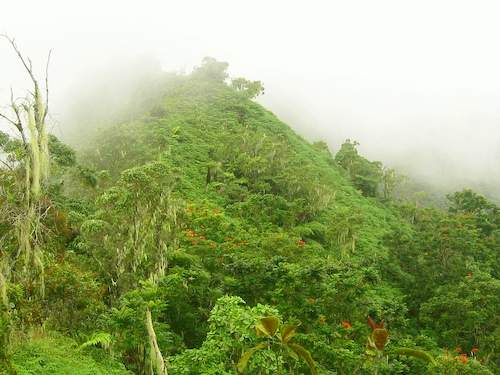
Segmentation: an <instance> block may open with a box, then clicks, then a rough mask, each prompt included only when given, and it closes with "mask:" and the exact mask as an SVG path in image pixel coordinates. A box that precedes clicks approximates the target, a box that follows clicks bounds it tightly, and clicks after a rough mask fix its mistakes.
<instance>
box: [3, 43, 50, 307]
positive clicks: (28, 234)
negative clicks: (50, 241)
mask: <svg viewBox="0 0 500 375" xmlns="http://www.w3.org/2000/svg"><path fill="white" fill-rule="evenodd" d="M0 36H1V37H3V38H5V39H6V40H7V41H8V42H9V44H10V45H11V47H12V49H13V50H14V52H15V54H16V55H17V57H18V58H19V61H20V62H21V64H22V66H23V67H24V70H25V71H26V73H27V74H28V76H29V78H30V80H31V82H32V90H29V91H28V93H27V95H26V96H25V97H22V98H15V97H14V93H13V91H12V89H11V95H10V104H9V106H8V107H9V110H10V111H9V113H0V117H1V118H3V119H4V120H6V121H7V122H8V123H9V124H10V125H12V126H13V127H14V129H15V131H16V132H17V133H18V136H19V138H20V140H21V142H22V147H23V148H24V152H23V154H22V157H21V159H20V160H19V164H20V166H21V168H22V169H23V180H22V181H20V185H22V189H23V194H22V205H23V208H22V213H21V214H20V215H18V216H17V217H15V218H14V227H15V233H16V237H17V241H18V251H17V253H16V254H15V255H14V256H13V257H12V263H11V264H9V265H8V266H6V265H5V263H6V262H5V259H2V264H3V267H2V268H3V270H1V271H2V272H3V274H2V278H0V281H2V282H1V284H2V285H0V288H1V289H4V288H5V284H6V282H7V281H6V280H9V276H10V275H9V273H11V272H12V271H13V269H14V266H15V263H16V262H17V260H18V259H19V258H21V257H22V258H23V259H24V267H23V272H22V275H21V276H22V277H26V278H28V277H31V276H32V275H37V276H38V277H39V278H40V292H41V295H42V297H43V294H44V280H43V274H44V272H43V268H44V264H43V252H42V249H41V247H40V240H39V239H40V221H41V218H42V217H43V215H44V212H46V211H47V210H46V208H43V207H42V206H43V205H42V204H41V197H42V195H43V191H44V190H45V188H46V186H47V184H48V179H49V173H50V155H49V140H48V133H47V127H46V118H47V113H48V107H49V85H48V71H49V63H50V55H51V51H49V55H48V58H47V64H46V67H45V87H44V90H42V88H41V86H40V84H39V82H38V80H37V78H36V76H35V74H34V71H33V65H32V62H31V60H30V59H29V58H28V57H25V56H23V55H22V53H21V52H20V50H19V48H18V46H17V44H16V42H15V40H14V39H13V38H10V37H9V36H7V35H0Z"/></svg>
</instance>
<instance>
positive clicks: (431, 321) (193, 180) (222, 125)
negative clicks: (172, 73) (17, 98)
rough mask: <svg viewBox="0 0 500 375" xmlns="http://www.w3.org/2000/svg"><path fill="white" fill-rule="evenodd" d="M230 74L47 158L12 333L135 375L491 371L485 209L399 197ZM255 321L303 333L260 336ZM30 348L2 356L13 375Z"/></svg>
mask: <svg viewBox="0 0 500 375" xmlns="http://www.w3.org/2000/svg"><path fill="white" fill-rule="evenodd" d="M226 68H227V65H226V64H224V63H220V62H217V61H215V60H213V59H207V60H205V61H204V64H203V65H201V66H200V67H199V68H197V69H196V70H195V71H194V72H193V74H191V75H189V76H178V77H176V78H175V79H169V80H168V83H166V87H165V90H164V95H163V96H162V97H161V99H158V101H155V102H154V103H153V104H152V105H151V106H150V108H149V109H148V110H147V113H145V114H144V115H141V116H136V117H135V118H134V119H133V120H130V121H126V122H123V123H120V124H117V125H115V126H112V127H108V128H106V129H104V130H101V131H99V132H98V134H91V135H90V134H89V139H90V141H89V142H88V145H87V146H86V148H85V150H81V151H79V152H78V153H77V160H76V161H75V160H73V159H74V158H70V157H68V155H69V156H71V155H73V154H72V151H71V150H69V149H66V148H64V147H65V146H64V147H63V145H62V144H61V145H60V144H59V143H57V145H59V147H54V146H53V147H52V158H53V159H54V160H53V163H54V168H53V169H52V170H53V178H52V182H51V185H50V187H48V188H47V193H46V194H47V195H46V196H47V198H46V199H47V201H49V202H50V205H49V207H50V209H48V211H47V212H48V213H49V214H47V215H46V216H44V217H43V218H42V220H43V223H44V225H45V227H46V228H47V230H46V235H45V236H44V239H43V240H44V242H43V249H44V262H45V268H44V272H43V280H41V279H39V278H32V279H29V278H27V279H15V278H13V279H12V281H11V282H10V286H9V291H8V294H9V296H8V297H9V301H10V302H9V303H11V304H12V305H13V306H14V308H9V309H7V310H6V313H5V314H6V315H5V317H6V318H5V320H6V321H7V320H8V321H9V322H10V323H9V325H8V327H9V328H8V332H9V335H11V336H12V335H14V336H15V335H16V334H17V335H20V334H21V332H22V331H23V329H24V328H25V327H29V326H38V325H42V324H43V326H44V327H45V328H46V329H47V330H49V331H50V330H52V331H59V332H62V333H63V334H66V335H69V336H72V337H73V338H74V339H76V340H77V341H79V342H87V343H91V344H89V345H93V346H97V348H95V349H93V350H95V351H97V352H99V351H101V352H102V354H103V355H108V354H106V353H104V352H109V353H111V355H112V356H114V357H115V358H116V359H119V360H120V361H122V362H123V363H124V364H125V366H126V367H127V368H128V369H129V370H130V371H132V372H134V373H137V374H152V373H161V372H162V371H163V366H166V367H167V369H168V373H169V374H234V373H236V372H237V371H238V370H239V371H244V372H245V373H248V374H277V373H296V374H302V373H309V372H312V373H315V372H316V371H318V372H319V373H320V374H374V373H379V374H402V373H415V374H435V373H450V374H451V373H456V374H490V373H491V372H490V370H492V371H495V369H497V367H496V366H497V365H498V357H497V353H498V352H499V350H498V344H497V342H498V340H497V338H498V336H499V332H498V329H499V328H498V326H499V325H498V306H499V305H500V301H499V298H500V297H499V295H500V284H499V281H498V275H499V268H498V264H499V263H498V258H497V257H498V249H499V247H498V240H499V239H500V232H499V230H498V229H497V225H498V224H500V216H499V213H498V209H497V207H496V206H495V205H493V204H492V203H490V202H488V201H487V200H486V199H484V198H482V197H481V196H479V195H477V194H475V193H473V192H468V191H465V192H461V193H457V194H455V195H454V196H450V197H449V200H450V210H449V212H445V211H442V210H437V209H429V208H418V207H417V206H416V205H415V204H413V203H411V202H401V201H396V200H395V199H393V198H392V197H391V194H390V192H391V189H393V188H394V186H393V185H394V184H396V181H397V179H396V178H395V174H394V173H393V171H388V170H385V169H384V168H383V166H381V165H380V163H376V162H370V161H368V160H366V159H364V158H363V157H362V156H360V155H359V154H358V153H357V150H356V144H355V143H351V142H346V143H345V144H344V146H343V147H342V149H341V150H339V151H338V152H337V153H336V155H335V156H334V155H332V154H331V152H330V150H328V147H326V146H325V144H324V143H322V142H318V143H314V144H310V143H308V142H306V141H305V140H304V139H302V138H301V137H299V136H298V135H297V134H295V133H294V132H293V131H292V130H291V129H290V128H289V127H288V126H287V125H286V124H284V123H282V122H281V121H280V120H279V119H278V118H276V116H274V115H273V114H272V113H270V112H269V111H267V110H266V109H264V108H263V107H262V106H260V105H259V104H257V103H255V102H254V101H253V100H252V98H254V97H255V96H256V95H258V94H260V92H261V89H262V86H261V84H260V83H259V82H250V81H246V80H244V79H236V80H232V83H231V84H227V83H226V82H227V80H226V78H227V75H226V73H225V70H226ZM54 142H55V141H54ZM54 144H55V143H54ZM62 156H65V157H66V158H62ZM73 156H74V155H73ZM67 159H71V160H72V162H71V163H69V162H67V163H61V160H67ZM7 174H8V172H7V171H5V172H4V175H3V176H7ZM4 178H6V177H4ZM6 181H7V180H6ZM5 186H7V188H8V187H9V186H8V185H5ZM7 188H6V189H7ZM12 189H14V188H13V187H12ZM15 204H16V203H15V200H14V201H13V203H12V205H15ZM0 224H2V225H3V226H0V231H4V233H6V234H5V238H6V239H7V240H6V241H7V242H6V243H8V244H10V245H9V246H11V247H12V249H15V236H13V235H12V236H13V237H8V236H9V233H13V232H11V229H12V228H10V227H9V225H11V224H10V222H4V223H0ZM9 241H10V242H9ZM11 251H12V253H14V250H11ZM35 276H36V275H35ZM26 280H29V281H26ZM41 283H43V285H44V291H45V294H44V295H43V296H42V297H40V296H38V294H37V293H36V292H35V290H36V288H37V287H38V286H40V285H41ZM9 306H11V305H9ZM266 316H270V317H271V318H269V319H268V320H265V321H264V323H265V324H271V325H274V324H275V323H273V322H274V320H273V319H278V320H280V323H276V324H285V323H290V324H295V325H297V324H300V327H299V328H298V329H297V334H296V335H295V331H294V329H293V328H292V326H287V327H288V328H283V336H279V337H281V339H279V338H278V334H277V333H276V329H277V325H276V326H274V328H273V327H271V326H267V325H265V324H264V323H262V321H261V324H264V325H262V326H260V327H261V328H260V331H259V321H260V320H261V319H262V318H264V317H266ZM150 318H151V319H150ZM367 319H369V323H370V324H368V325H367V324H366V322H367ZM381 321H383V322H382V323H381ZM266 322H267V323H266ZM384 322H385V323H384ZM256 325H257V328H258V332H260V333H259V335H256V334H255V333H254V332H255V326H256ZM23 327H24V328H23ZM6 332H7V331H6ZM285 332H288V333H287V335H290V336H286V335H285ZM275 333H276V335H275ZM291 336H294V338H293V342H294V343H293V344H292V340H291ZM367 336H369V340H368V341H367ZM28 337H29V336H28ZM102 337H106V338H109V340H106V341H105V342H101V341H100V340H99V338H102ZM262 340H267V341H265V342H266V344H265V345H264V344H262ZM21 341H23V340H21ZM28 341H29V339H28ZM259 343H260V346H258V347H256V349H255V351H251V352H247V353H248V355H244V354H243V353H245V351H246V350H248V349H250V348H251V347H253V346H255V345H259ZM299 344H300V345H302V346H298V345H299ZM22 345H35V346H36V345H38V344H37V342H36V341H33V343H32V344H26V339H25V340H24V344H22ZM55 345H57V344H55ZM290 345H291V346H290ZM294 345H295V346H294ZM28 347H29V346H28ZM455 347H457V349H456V351H457V353H454V352H453V350H452V352H451V353H450V352H448V350H447V349H445V348H455ZM25 348H26V346H24V347H23V346H16V345H14V344H13V345H12V350H11V353H10V354H9V353H7V354H8V355H10V356H12V358H13V361H14V363H15V366H14V367H15V368H18V369H19V370H18V372H19V373H27V372H22V371H21V370H20V369H21V367H22V365H21V364H19V360H18V358H20V356H22V355H24V354H19V353H26V350H27V349H25ZM99 348H101V349H99ZM106 348H107V349H106ZM266 348H267V349H268V350H264V349H266ZM304 348H306V349H307V350H306V349H304ZM105 349H106V350H105ZM257 349H261V350H257ZM30 350H31V349H30ZM37 350H38V349H37ZM39 350H41V349H39ZM16 353H18V354H16ZM241 358H243V359H245V361H243V362H244V363H243V362H242V361H241ZM16 361H17V362H16ZM246 361H248V362H246ZM487 366H489V368H490V370H488V368H487ZM244 367H245V368H244ZM54 371H55V370H54ZM64 371H66V370H60V371H59V372H54V373H66V372H64ZM83 373H85V372H83ZM117 373H118V372H117Z"/></svg>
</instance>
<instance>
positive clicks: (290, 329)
mask: <svg viewBox="0 0 500 375" xmlns="http://www.w3.org/2000/svg"><path fill="white" fill-rule="evenodd" d="M296 331H297V326H296V325H294V324H288V325H286V326H285V327H284V328H283V330H282V331H281V341H282V342H284V343H285V344H286V343H288V342H289V341H290V340H291V339H292V337H293V336H295V334H296Z"/></svg>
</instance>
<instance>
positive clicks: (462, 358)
mask: <svg viewBox="0 0 500 375" xmlns="http://www.w3.org/2000/svg"><path fill="white" fill-rule="evenodd" d="M455 359H456V360H457V361H460V362H462V363H463V364H464V365H465V364H466V363H467V362H468V361H469V358H467V354H460V355H459V356H457V357H455Z"/></svg>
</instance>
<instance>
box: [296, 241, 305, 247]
mask: <svg viewBox="0 0 500 375" xmlns="http://www.w3.org/2000/svg"><path fill="white" fill-rule="evenodd" d="M297 244H298V245H299V246H301V247H302V246H304V245H305V244H306V241H304V240H299V241H298V242H297Z"/></svg>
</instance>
